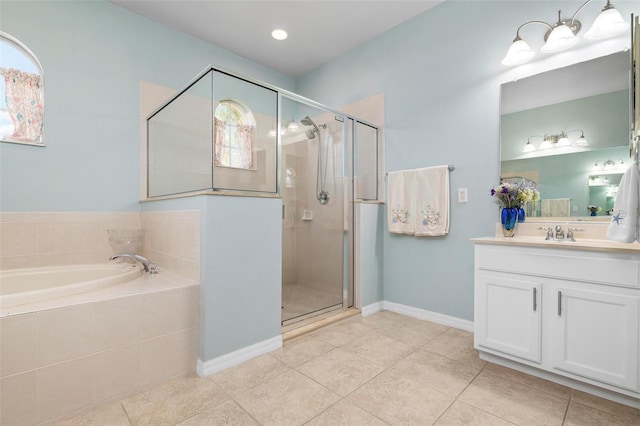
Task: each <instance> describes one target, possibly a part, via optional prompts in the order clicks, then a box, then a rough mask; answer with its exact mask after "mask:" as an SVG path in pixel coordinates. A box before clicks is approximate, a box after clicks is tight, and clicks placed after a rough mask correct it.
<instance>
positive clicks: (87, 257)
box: [0, 212, 140, 269]
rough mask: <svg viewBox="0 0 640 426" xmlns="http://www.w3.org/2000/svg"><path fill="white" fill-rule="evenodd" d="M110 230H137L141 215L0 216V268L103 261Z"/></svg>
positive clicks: (25, 214)
mask: <svg viewBox="0 0 640 426" xmlns="http://www.w3.org/2000/svg"><path fill="white" fill-rule="evenodd" d="M113 228H116V229H138V228H140V213H137V212H135V213H134V212H131V213H128V212H121V213H94V212H27V213H13V212H3V213H0V268H1V269H15V268H32V267H37V266H57V265H75V264H87V263H103V262H106V261H107V260H108V258H109V256H111V255H112V254H114V253H113V250H112V249H111V246H109V237H108V235H107V229H113Z"/></svg>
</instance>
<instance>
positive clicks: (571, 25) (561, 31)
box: [502, 0, 629, 66]
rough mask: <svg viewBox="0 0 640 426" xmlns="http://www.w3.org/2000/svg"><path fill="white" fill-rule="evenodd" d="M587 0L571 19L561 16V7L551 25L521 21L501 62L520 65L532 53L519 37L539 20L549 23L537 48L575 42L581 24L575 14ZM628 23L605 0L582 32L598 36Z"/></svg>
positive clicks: (622, 28) (617, 30)
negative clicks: (521, 32) (588, 26)
mask: <svg viewBox="0 0 640 426" xmlns="http://www.w3.org/2000/svg"><path fill="white" fill-rule="evenodd" d="M590 2H591V0H587V1H586V2H584V3H583V4H582V6H580V7H579V8H578V10H576V12H575V13H574V14H573V16H572V17H571V19H568V20H563V19H562V11H561V10H559V11H558V22H556V23H555V24H554V25H551V24H548V23H546V22H544V21H537V20H536V21H528V22H525V23H524V24H522V25H520V26H519V27H518V29H517V30H516V37H515V38H514V39H513V43H512V44H511V46H510V47H509V50H508V51H507V54H506V56H505V57H504V59H502V65H506V66H511V65H520V64H523V63H525V62H527V61H528V60H529V59H531V58H532V57H533V56H534V55H535V52H534V51H533V50H532V49H531V48H530V47H529V45H528V44H527V42H526V41H524V40H523V39H522V38H521V37H520V29H521V28H522V27H524V26H527V25H529V24H541V25H545V26H546V27H548V30H547V32H546V33H545V35H544V40H545V44H544V46H542V48H541V49H540V51H541V52H544V53H554V52H560V51H562V50H565V49H568V48H570V47H572V46H573V45H575V44H576V43H578V41H579V40H578V37H577V34H578V33H579V32H580V28H581V27H582V24H581V22H580V21H579V20H577V19H576V16H577V15H578V13H579V12H580V11H581V10H582V9H583V8H584V7H585V6H586V5H587V4H588V3H590ZM628 27H629V26H628V24H627V23H626V22H625V21H624V20H623V19H622V16H621V15H620V12H618V11H617V10H615V9H614V7H613V5H612V4H611V1H610V0H607V4H606V5H605V6H604V8H603V9H602V11H601V12H600V14H599V15H598V17H597V18H596V20H595V21H594V23H593V25H592V26H591V28H590V29H589V31H587V32H586V33H585V38H587V39H590V40H599V39H603V38H609V37H614V36H616V35H618V34H621V33H622V32H624V31H625V30H626V29H627V28H628Z"/></svg>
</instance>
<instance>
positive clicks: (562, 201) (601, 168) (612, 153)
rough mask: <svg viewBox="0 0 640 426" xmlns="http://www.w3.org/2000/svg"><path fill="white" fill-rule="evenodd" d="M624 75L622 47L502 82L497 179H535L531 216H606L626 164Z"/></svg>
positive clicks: (626, 63)
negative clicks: (536, 192)
mask: <svg viewBox="0 0 640 426" xmlns="http://www.w3.org/2000/svg"><path fill="white" fill-rule="evenodd" d="M630 72H631V56H630V52H629V51H624V52H618V53H614V54H611V55H608V56H603V57H600V58H596V59H593V60H590V61H586V62H581V63H578V64H574V65H571V66H567V67H565V68H559V69H555V70H551V71H548V72H545V73H541V74H537V75H534V76H531V77H527V78H523V79H520V80H517V81H513V82H509V83H505V84H503V85H502V87H501V99H500V165H501V171H500V177H501V179H503V180H504V179H517V178H524V179H528V180H530V181H532V182H534V183H535V185H536V187H537V188H538V190H539V191H540V201H539V202H538V203H537V204H536V205H528V206H527V215H528V217H529V218H534V219H535V218H536V217H538V218H540V217H543V218H545V219H547V220H548V218H549V217H568V216H571V217H572V218H573V219H577V218H578V217H581V218H585V219H586V218H589V219H591V220H593V219H594V216H596V217H601V218H602V219H603V220H607V218H606V217H603V216H607V214H608V213H610V210H611V208H612V207H613V200H614V199H615V192H616V191H617V184H618V182H619V181H620V177H621V176H622V173H624V171H625V170H626V168H627V167H628V166H629V164H630V161H631V160H630V158H629V142H630V117H631V112H630ZM594 213H595V214H594Z"/></svg>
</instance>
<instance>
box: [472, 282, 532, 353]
mask: <svg viewBox="0 0 640 426" xmlns="http://www.w3.org/2000/svg"><path fill="white" fill-rule="evenodd" d="M541 289H542V286H541V284H540V281H539V280H535V279H534V278H531V277H526V276H518V275H515V274H500V273H488V272H484V271H483V272H482V273H480V274H478V275H477V276H476V285H475V300H476V305H475V309H476V311H475V312H476V313H475V314H476V320H475V324H476V327H475V340H476V345H478V346H479V347H482V348H488V349H493V350H495V351H498V352H501V353H504V354H509V355H513V356H515V357H518V358H522V359H524V360H528V361H533V362H536V363H539V362H540V357H541V352H540V327H541V319H542V317H541V315H540V295H541V294H542V292H541Z"/></svg>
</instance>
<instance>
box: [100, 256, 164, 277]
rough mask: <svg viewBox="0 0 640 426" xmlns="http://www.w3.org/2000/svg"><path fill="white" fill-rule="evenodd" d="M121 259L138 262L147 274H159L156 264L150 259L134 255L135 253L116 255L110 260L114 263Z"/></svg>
mask: <svg viewBox="0 0 640 426" xmlns="http://www.w3.org/2000/svg"><path fill="white" fill-rule="evenodd" d="M121 257H126V258H129V259H134V260H137V261H138V262H140V263H141V264H142V267H143V268H144V271H145V272H148V273H150V274H157V273H158V267H157V266H156V264H155V263H153V262H152V261H150V260H149V259H147V258H146V257H144V256H140V255H139V254H133V253H120V254H114V255H113V256H111V257H110V258H109V260H111V261H113V260H116V259H120V258H121Z"/></svg>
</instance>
